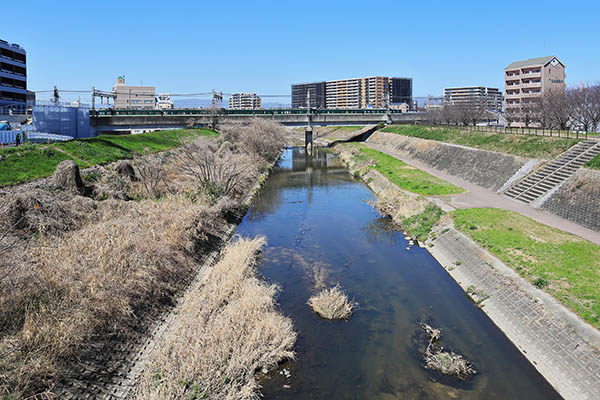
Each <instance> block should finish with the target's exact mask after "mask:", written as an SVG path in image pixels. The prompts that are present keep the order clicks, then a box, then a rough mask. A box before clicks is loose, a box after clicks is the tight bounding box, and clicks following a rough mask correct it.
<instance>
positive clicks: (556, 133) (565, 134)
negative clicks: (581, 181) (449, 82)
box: [414, 121, 597, 139]
mask: <svg viewBox="0 0 600 400" xmlns="http://www.w3.org/2000/svg"><path fill="white" fill-rule="evenodd" d="M414 124H415V125H425V126H433V127H444V128H455V129H462V130H467V131H475V132H485V133H503V134H510V133H512V134H517V135H535V136H547V137H555V138H567V139H588V132H579V131H569V130H561V129H548V128H525V127H521V128H510V127H506V126H499V125H484V126H481V125H456V124H444V123H432V122H429V121H415V123H414ZM590 135H593V136H596V135H597V134H594V133H590Z"/></svg>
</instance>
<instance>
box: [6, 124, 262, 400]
mask: <svg viewBox="0 0 600 400" xmlns="http://www.w3.org/2000/svg"><path fill="white" fill-rule="evenodd" d="M240 135H241V136H242V137H243V136H244V133H243V132H242V133H241V134H240ZM209 145H211V144H210V142H207V141H202V140H201V141H199V142H196V143H190V144H188V145H187V146H186V148H185V149H183V150H175V151H172V152H170V153H163V154H157V155H148V156H147V158H145V159H143V160H136V166H135V167H136V171H135V172H136V175H137V177H136V178H135V179H132V177H130V176H123V174H122V173H119V171H118V167H115V166H105V167H97V168H96V169H94V170H93V171H89V173H88V174H87V175H86V184H88V185H93V187H91V186H89V189H90V190H89V191H88V190H87V189H88V187H86V191H85V194H89V195H91V196H93V198H90V197H84V196H80V195H77V194H76V193H74V192H69V191H67V190H62V189H61V188H54V187H53V185H51V182H52V180H51V179H48V180H47V182H46V181H38V182H32V183H28V184H25V185H23V186H17V187H13V188H9V189H3V190H2V192H0V204H1V205H2V206H3V207H4V208H2V209H1V210H0V251H2V252H3V254H2V256H1V257H0V397H2V398H3V397H5V396H11V397H12V398H23V397H27V396H31V395H35V394H38V393H43V392H45V391H47V390H49V389H51V388H52V387H53V386H54V385H55V384H56V383H57V382H58V381H59V380H60V379H62V378H63V377H64V374H65V373H66V372H68V371H69V368H70V367H71V366H72V364H73V361H75V360H76V359H77V358H78V357H80V356H81V355H82V354H83V353H84V352H85V351H86V350H88V349H90V345H91V344H92V343H94V342H95V341H98V340H105V339H108V338H111V339H116V340H121V341H124V342H126V341H127V340H129V338H131V337H132V335H139V331H137V330H138V329H140V325H142V326H143V325H144V322H140V321H145V320H146V318H147V317H148V316H150V315H157V314H158V313H159V312H162V311H163V310H165V309H166V308H167V307H170V306H171V305H172V304H173V299H174V298H175V296H176V293H177V292H179V291H180V290H182V289H184V288H185V287H186V286H187V285H188V284H189V282H190V281H191V279H192V277H193V274H194V273H195V272H196V271H197V268H198V260H199V258H200V257H201V256H202V255H203V254H204V253H206V251H208V250H211V249H214V248H215V246H216V245H217V244H218V241H219V239H218V237H217V236H216V235H218V233H219V231H220V230H221V229H222V228H223V227H224V226H225V224H226V222H227V221H231V220H232V219H231V218H232V216H235V217H239V211H240V203H239V201H237V200H233V199H231V198H228V197H226V196H224V194H225V193H223V192H220V193H218V194H217V195H216V196H208V195H207V194H206V193H205V192H202V191H198V190H197V188H198V180H197V179H195V178H192V177H190V176H189V175H186V173H185V170H184V169H183V168H181V164H180V161H181V158H180V154H181V152H183V151H185V152H187V153H188V154H193V152H194V151H198V152H206V149H207V148H209ZM202 146H205V147H202ZM211 146H212V145H211ZM214 146H216V147H217V149H218V147H219V146H217V145H214ZM220 147H222V148H223V149H222V150H221V151H218V159H217V161H218V162H220V163H221V164H224V163H226V162H234V163H236V166H235V168H237V169H240V170H244V171H246V172H247V171H255V170H256V169H257V163H258V162H263V163H264V162H266V161H264V159H259V158H257V157H258V156H256V155H255V154H254V153H252V154H251V155H249V154H247V153H244V152H243V151H242V150H243V148H241V147H237V146H233V148H231V146H228V145H221V146H220ZM210 148H211V149H212V148H213V147H210ZM214 160H215V159H211V160H209V161H214ZM207 162H208V161H207ZM255 178H256V175H255V174H248V176H247V178H246V179H241V180H237V181H236V182H235V185H234V187H232V188H231V190H230V191H228V192H227V193H232V194H234V195H237V194H242V193H245V192H246V191H248V190H249V189H250V187H251V185H252V184H253V183H254V181H253V179H255ZM211 179H214V180H213V181H210V180H209V181H207V182H208V183H210V184H215V185H217V184H219V182H217V181H218V179H217V178H211ZM215 180H216V181H215ZM131 197H134V198H136V199H137V200H138V201H127V199H129V198H131ZM102 199H106V200H102ZM157 199H158V201H157ZM99 200H102V201H99ZM249 324H250V323H248V326H249Z"/></svg>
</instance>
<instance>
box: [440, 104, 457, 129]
mask: <svg viewBox="0 0 600 400" xmlns="http://www.w3.org/2000/svg"><path fill="white" fill-rule="evenodd" d="M440 117H441V119H442V121H444V122H445V123H446V124H448V125H450V124H457V125H458V113H457V110H456V107H455V106H453V105H451V104H444V105H443V106H442V108H441V109H440Z"/></svg>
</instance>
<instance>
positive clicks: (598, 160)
mask: <svg viewBox="0 0 600 400" xmlns="http://www.w3.org/2000/svg"><path fill="white" fill-rule="evenodd" d="M585 166H586V167H588V168H591V169H600V154H598V155H597V156H596V157H594V158H592V159H591V160H590V161H588V162H586V163H585Z"/></svg>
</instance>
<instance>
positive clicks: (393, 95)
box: [292, 76, 412, 109]
mask: <svg viewBox="0 0 600 400" xmlns="http://www.w3.org/2000/svg"><path fill="white" fill-rule="evenodd" d="M307 93H310V103H311V107H317V108H329V109H335V108H367V107H374V108H383V107H386V106H387V105H390V106H391V105H394V104H395V105H400V104H402V103H406V104H408V105H409V106H410V104H411V103H412V78H390V77H384V76H370V77H364V78H352V79H340V80H333V81H325V82H312V83H301V84H293V85H292V108H298V107H306V100H307Z"/></svg>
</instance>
